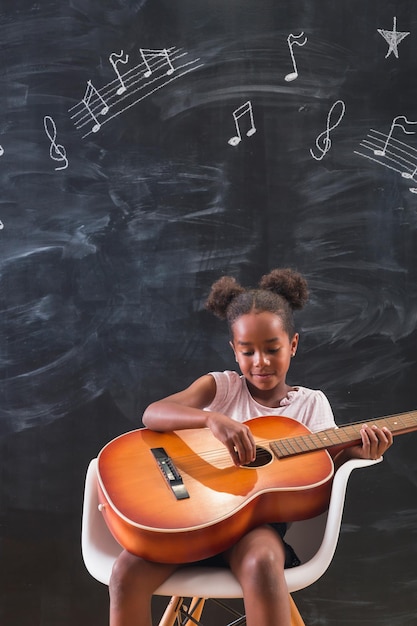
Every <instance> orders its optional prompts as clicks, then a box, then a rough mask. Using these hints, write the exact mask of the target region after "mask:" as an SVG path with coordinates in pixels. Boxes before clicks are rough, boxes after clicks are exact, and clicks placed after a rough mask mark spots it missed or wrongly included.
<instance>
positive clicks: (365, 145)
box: [354, 122, 417, 193]
mask: <svg viewBox="0 0 417 626" xmlns="http://www.w3.org/2000/svg"><path fill="white" fill-rule="evenodd" d="M409 123H410V122H409ZM408 134H412V133H410V132H409V133H408ZM388 139H389V141H388ZM360 146H361V148H362V150H354V153H355V154H357V155H359V156H362V157H364V158H365V159H369V160H370V161H374V162H375V163H378V164H379V165H382V166H383V167H386V168H388V169H390V170H394V171H395V172H398V173H399V174H401V177H402V178H404V179H406V180H411V181H413V182H415V183H417V177H416V174H417V149H416V148H413V147H412V146H410V145H408V144H406V143H404V142H403V141H399V140H398V139H396V138H395V137H393V136H392V133H391V134H390V135H386V134H384V133H381V132H380V131H378V130H374V129H372V128H371V130H370V131H369V133H368V134H367V136H366V138H365V139H364V140H363V141H361V143H360ZM381 146H383V148H382V149H381ZM409 191H411V193H417V188H416V187H409Z"/></svg>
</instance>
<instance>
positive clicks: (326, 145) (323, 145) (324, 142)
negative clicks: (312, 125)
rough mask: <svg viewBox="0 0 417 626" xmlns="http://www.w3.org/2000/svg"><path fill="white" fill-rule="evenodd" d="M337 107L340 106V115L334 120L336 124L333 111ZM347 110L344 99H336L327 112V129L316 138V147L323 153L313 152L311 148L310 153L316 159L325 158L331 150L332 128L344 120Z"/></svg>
mask: <svg viewBox="0 0 417 626" xmlns="http://www.w3.org/2000/svg"><path fill="white" fill-rule="evenodd" d="M336 107H340V112H339V117H338V119H337V120H336V121H335V122H334V124H332V125H331V119H332V115H333V112H334V110H335V109H336ZM345 111H346V106H345V103H344V102H343V100H336V102H335V103H334V104H333V106H332V107H331V109H330V111H329V113H328V114H327V125H326V130H325V131H323V132H322V133H320V135H318V137H317V139H316V148H317V150H319V152H321V155H320V156H316V155H315V153H314V152H313V150H312V149H311V148H310V154H311V156H312V157H313V159H316V161H321V160H322V159H323V157H324V156H325V155H326V154H327V153H328V151H329V150H330V148H331V146H332V141H331V139H330V132H331V131H332V130H334V129H335V128H336V127H337V126H338V125H339V124H340V122H341V121H342V119H343V116H344V114H345Z"/></svg>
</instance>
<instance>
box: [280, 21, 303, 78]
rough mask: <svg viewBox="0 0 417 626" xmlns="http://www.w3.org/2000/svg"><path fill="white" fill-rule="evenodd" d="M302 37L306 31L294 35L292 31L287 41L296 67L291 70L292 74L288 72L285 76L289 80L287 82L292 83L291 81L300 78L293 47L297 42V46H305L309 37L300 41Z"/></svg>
mask: <svg viewBox="0 0 417 626" xmlns="http://www.w3.org/2000/svg"><path fill="white" fill-rule="evenodd" d="M301 37H304V32H302V33H300V34H299V35H293V34H292V33H290V34H289V35H288V37H287V43H288V47H289V49H290V54H291V60H292V64H293V67H294V71H293V72H291V73H290V74H287V75H286V77H285V80H286V81H287V83H290V82H291V81H293V80H295V79H296V78H298V70H297V64H296V62H295V56H294V50H293V47H294V45H295V44H297V46H304V45H305V44H306V43H307V37H304V40H303V41H299V40H301Z"/></svg>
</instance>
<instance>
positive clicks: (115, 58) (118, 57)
mask: <svg viewBox="0 0 417 626" xmlns="http://www.w3.org/2000/svg"><path fill="white" fill-rule="evenodd" d="M122 56H123V50H121V51H120V54H116V52H112V54H111V55H110V56H109V61H110V63H111V64H112V66H113V69H114V71H115V72H116V76H117V78H118V79H119V81H120V87H119V89H118V90H117V92H116V93H117V95H118V96H121V95H122V94H123V93H124V92H125V91H126V85H125V84H124V82H123V78H122V76H121V74H120V72H119V70H118V69H117V64H118V63H123V64H124V65H126V63H127V62H128V61H129V55H128V54H126V55H125V58H124V59H122Z"/></svg>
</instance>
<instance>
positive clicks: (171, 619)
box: [159, 596, 184, 626]
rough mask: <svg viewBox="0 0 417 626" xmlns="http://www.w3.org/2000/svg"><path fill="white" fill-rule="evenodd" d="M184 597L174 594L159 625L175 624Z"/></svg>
mask: <svg viewBox="0 0 417 626" xmlns="http://www.w3.org/2000/svg"><path fill="white" fill-rule="evenodd" d="M183 600H184V598H181V597H180V596H172V598H171V599H170V601H169V602H168V605H167V608H166V609H165V611H164V614H163V616H162V617H161V621H160V622H159V626H174V624H175V621H176V619H177V616H178V613H179V612H180V609H181V606H182V603H183Z"/></svg>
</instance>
